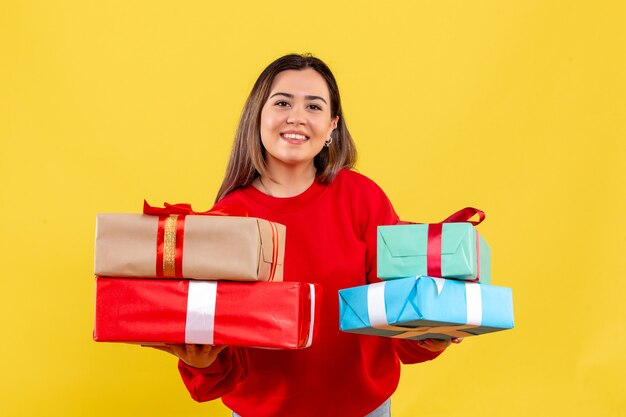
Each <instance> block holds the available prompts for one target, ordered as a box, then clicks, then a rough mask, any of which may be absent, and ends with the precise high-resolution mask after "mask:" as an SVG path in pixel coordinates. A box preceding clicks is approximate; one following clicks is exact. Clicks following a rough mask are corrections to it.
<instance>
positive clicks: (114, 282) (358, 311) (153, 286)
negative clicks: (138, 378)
mask: <svg viewBox="0 0 626 417" xmlns="http://www.w3.org/2000/svg"><path fill="white" fill-rule="evenodd" d="M476 213H478V214H479V215H480V220H479V221H478V222H469V221H468V220H469V219H470V218H471V217H472V216H473V215H474V214H476ZM231 214H232V213H231ZM483 218H484V214H482V212H480V211H478V210H475V209H464V210H461V211H460V212H457V213H455V215H453V216H451V217H450V218H448V219H446V221H444V222H442V223H437V224H401V225H395V226H381V227H379V228H378V254H377V257H378V276H379V277H380V278H381V279H382V280H383V281H382V282H379V283H374V284H370V285H364V286H360V287H354V288H347V289H344V290H341V291H339V303H340V323H339V327H340V328H341V330H343V331H346V332H354V333H361V334H369V335H376V336H385V337H399V338H409V339H426V338H433V339H451V338H457V337H467V336H472V335H479V334H483V333H488V332H493V331H497V330H504V329H509V328H512V327H513V306H512V298H511V290H510V289H509V288H503V287H495V286H491V285H489V281H490V252H489V246H487V244H486V242H485V241H484V240H483V238H482V237H481V236H480V235H479V234H478V233H477V232H476V229H475V228H474V227H473V226H474V225H475V224H477V223H479V222H480V221H482V219H483ZM284 251H285V227H284V226H283V225H280V224H277V223H273V222H269V221H267V220H263V219H258V218H254V217H247V216H246V215H245V213H243V215H241V216H232V215H228V216H226V215H224V213H219V212H205V213H196V212H193V211H192V210H191V207H190V206H189V205H184V204H178V205H169V204H166V205H165V208H155V207H151V206H149V205H148V204H147V203H145V204H144V213H143V214H99V215H98V216H97V223H96V246H95V273H96V316H95V327H94V340H96V341H99V342H125V343H137V344H142V345H160V344H164V343H195V344H215V345H233V346H248V347H258V348H271V349H300V348H306V347H308V346H310V345H311V343H312V342H313V341H314V339H315V333H316V328H317V325H316V318H317V317H319V306H320V302H319V301H320V288H319V287H318V286H317V285H314V284H308V283H301V282H282V275H283V258H284Z"/></svg>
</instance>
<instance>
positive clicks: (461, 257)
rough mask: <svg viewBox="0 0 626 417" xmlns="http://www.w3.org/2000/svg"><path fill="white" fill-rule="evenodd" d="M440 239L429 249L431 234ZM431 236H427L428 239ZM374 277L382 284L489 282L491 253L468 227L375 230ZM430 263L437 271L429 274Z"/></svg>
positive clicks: (449, 225) (414, 226)
mask: <svg viewBox="0 0 626 417" xmlns="http://www.w3.org/2000/svg"><path fill="white" fill-rule="evenodd" d="M435 226H437V227H439V228H440V231H441V234H440V235H439V236H438V237H435V239H440V242H436V243H437V244H436V245H433V242H432V240H434V239H433V237H432V230H431V232H430V233H429V228H432V227H435ZM429 235H431V236H429ZM377 246H378V247H377V263H378V270H377V273H378V277H379V278H380V279H382V280H389V279H396V278H404V277H410V276H416V275H430V276H437V277H442V278H452V279H460V280H467V281H480V282H481V283H483V284H489V283H490V281H491V250H490V248H489V245H488V244H487V242H485V240H484V239H483V238H482V236H480V235H479V234H478V232H477V231H476V229H475V228H474V227H473V226H472V224H471V223H465V222H459V223H442V224H441V223H440V224H403V225H395V226H379V227H378V242H377ZM432 263H438V264H439V265H438V266H439V269H438V270H437V272H433V268H432V265H431V264H432Z"/></svg>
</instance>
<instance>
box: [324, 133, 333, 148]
mask: <svg viewBox="0 0 626 417" xmlns="http://www.w3.org/2000/svg"><path fill="white" fill-rule="evenodd" d="M331 143H333V137H332V136H329V137H328V140H327V141H326V142H324V146H325V147H327V148H328V147H329V146H330V144H331Z"/></svg>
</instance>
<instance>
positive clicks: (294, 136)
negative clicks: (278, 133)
mask: <svg viewBox="0 0 626 417" xmlns="http://www.w3.org/2000/svg"><path fill="white" fill-rule="evenodd" d="M282 136H283V137H284V138H285V139H295V140H306V136H304V135H298V134H297V133H283V135H282Z"/></svg>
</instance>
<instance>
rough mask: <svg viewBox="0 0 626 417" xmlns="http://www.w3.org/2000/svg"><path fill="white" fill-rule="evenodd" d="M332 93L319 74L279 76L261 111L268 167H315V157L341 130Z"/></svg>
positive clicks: (286, 73)
mask: <svg viewBox="0 0 626 417" xmlns="http://www.w3.org/2000/svg"><path fill="white" fill-rule="evenodd" d="M337 121H338V117H332V114H331V108H330V94H329V92H328V86H327V85H326V81H325V80H324V78H323V77H322V76H321V75H320V74H319V73H317V71H315V70H313V69H310V68H307V69H304V70H287V71H283V72H281V73H279V74H278V75H277V76H276V78H274V82H273V83H272V87H271V89H270V93H269V97H268V99H267V101H266V102H265V104H264V105H263V109H262V111H261V142H262V143H263V147H264V148H265V150H266V153H265V160H266V163H267V167H268V168H269V169H270V171H271V170H272V168H273V167H276V166H277V165H285V166H288V167H307V166H311V168H313V158H315V156H316V155H317V154H318V153H319V152H320V151H321V150H322V148H323V147H324V142H325V141H326V140H328V138H329V137H330V134H331V132H332V131H333V129H334V128H335V127H337Z"/></svg>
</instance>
